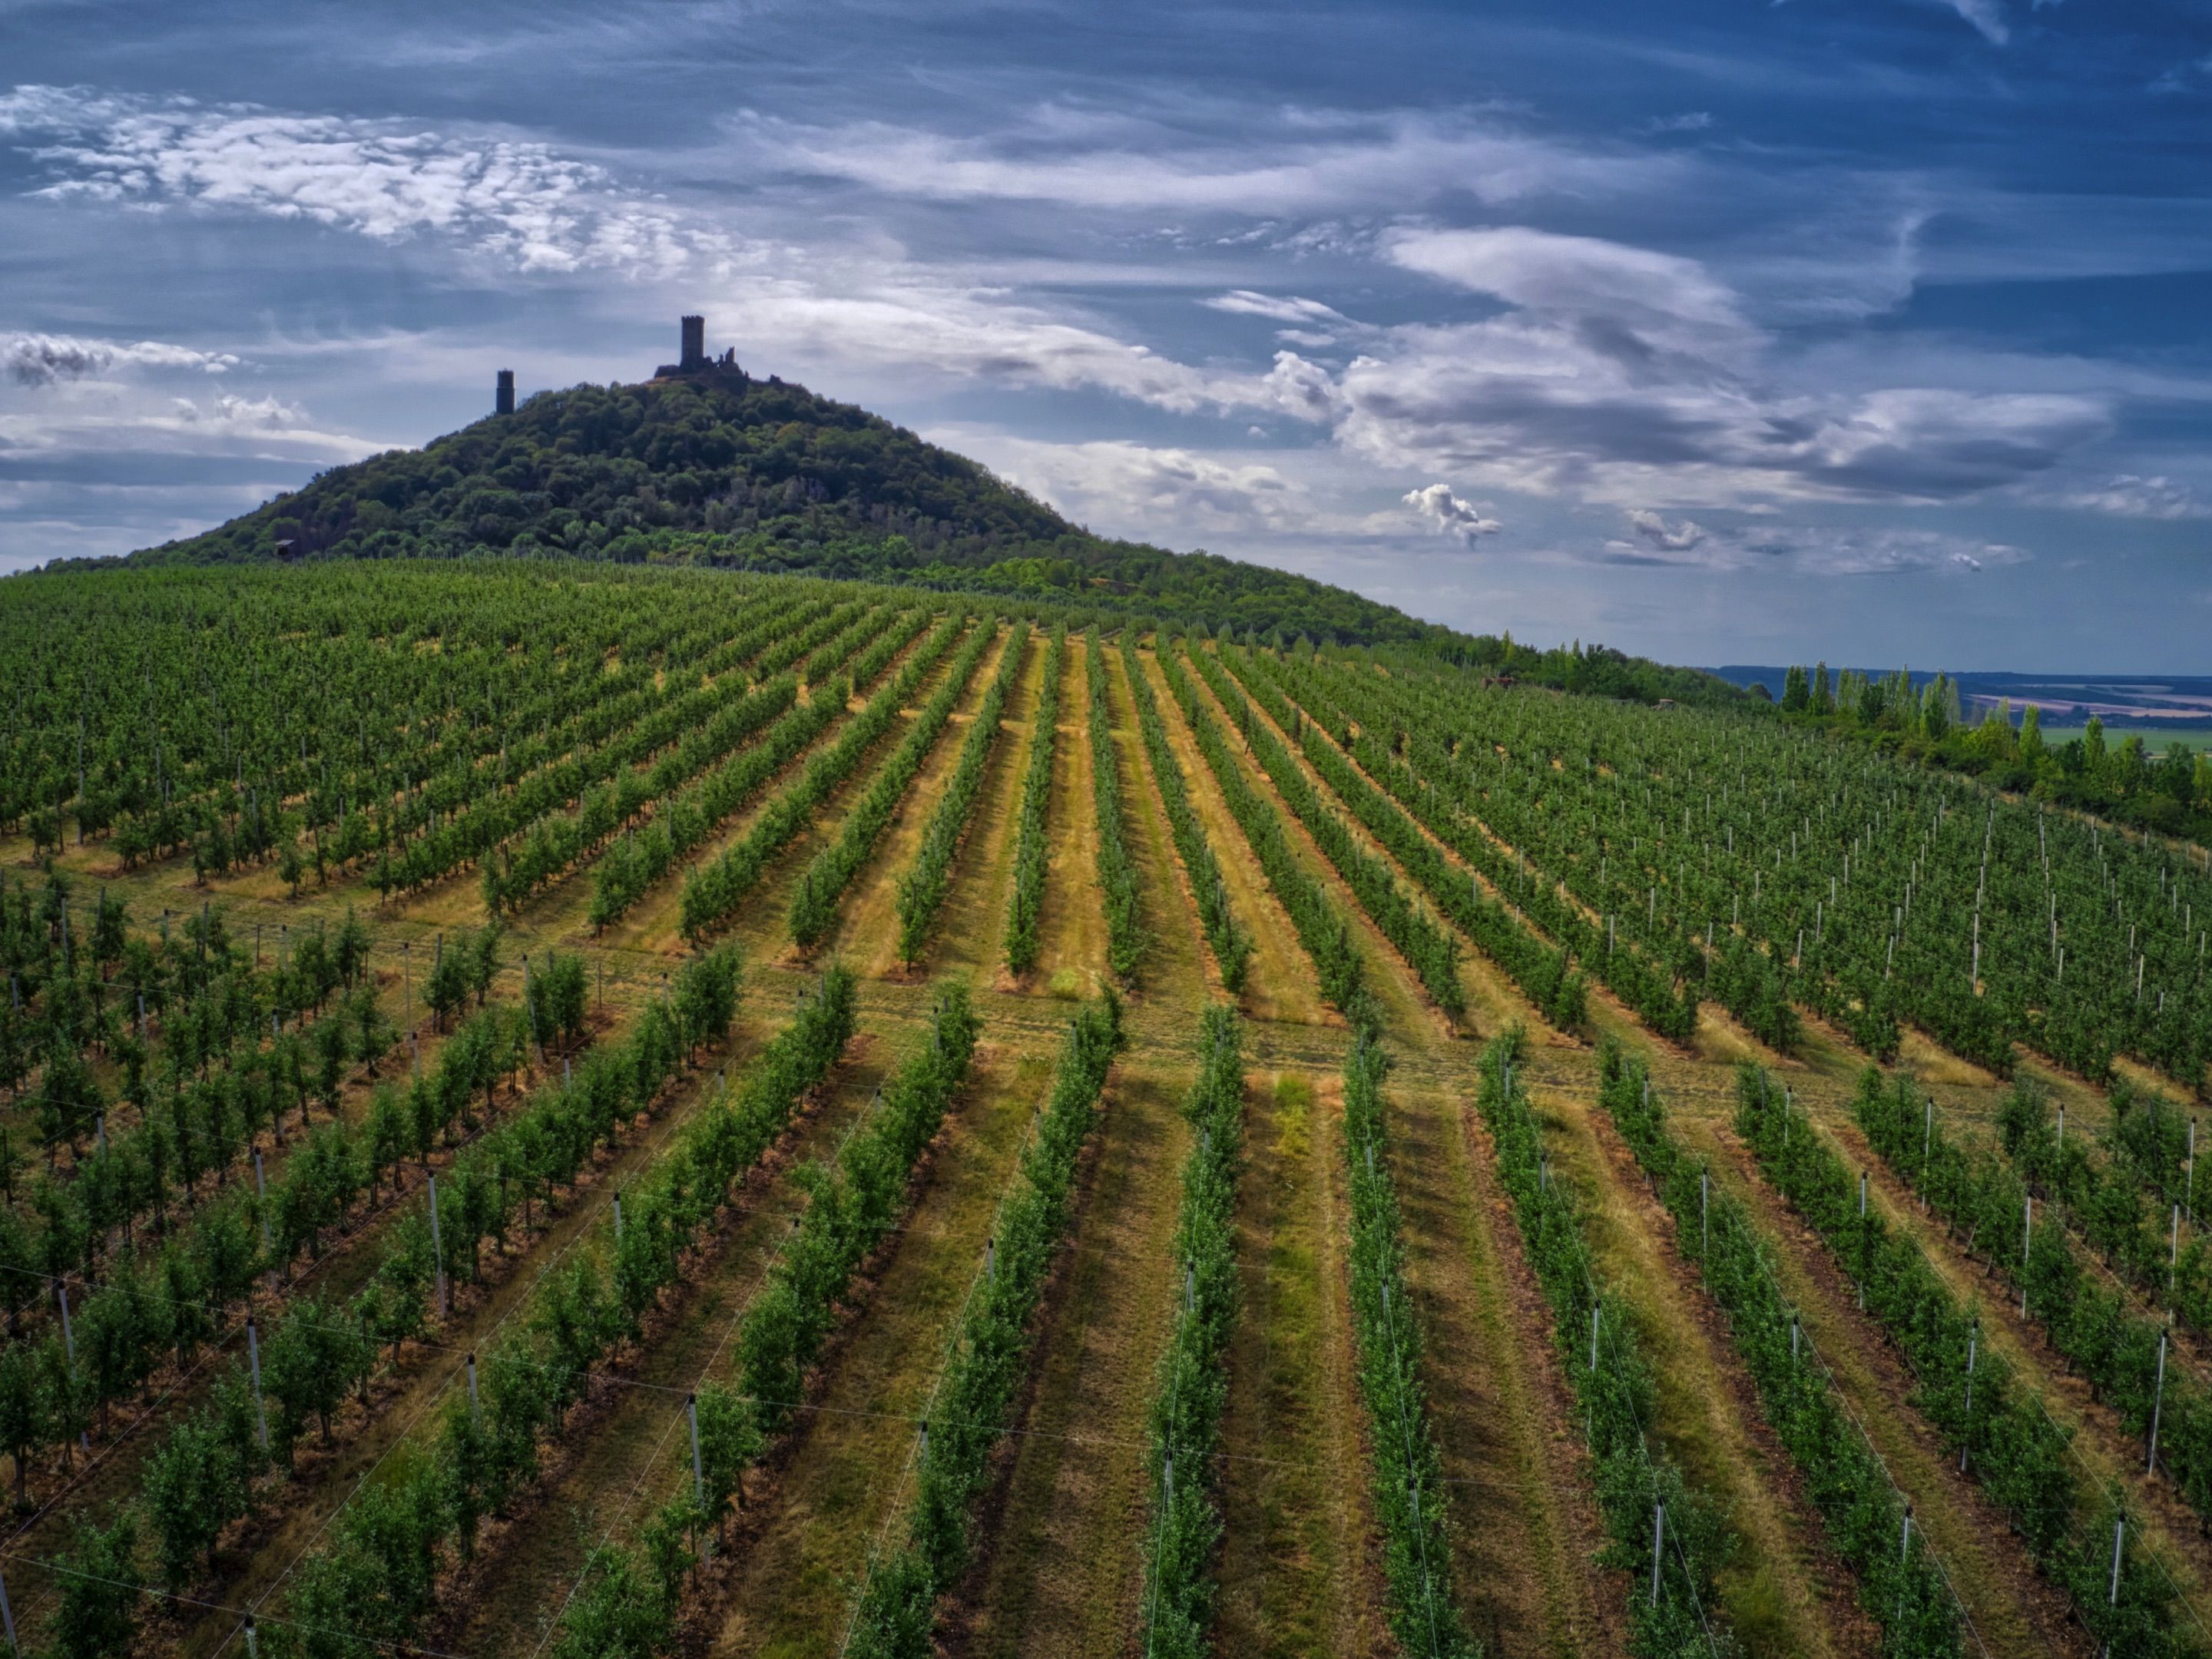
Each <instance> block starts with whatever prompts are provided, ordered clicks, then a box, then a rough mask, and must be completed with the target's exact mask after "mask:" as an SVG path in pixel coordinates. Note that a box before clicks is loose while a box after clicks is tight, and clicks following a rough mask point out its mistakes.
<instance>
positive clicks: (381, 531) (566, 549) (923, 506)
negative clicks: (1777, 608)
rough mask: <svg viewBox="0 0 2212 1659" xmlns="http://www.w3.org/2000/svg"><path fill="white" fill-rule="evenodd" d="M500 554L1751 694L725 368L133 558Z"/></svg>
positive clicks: (1663, 691) (1707, 695)
mask: <svg viewBox="0 0 2212 1659" xmlns="http://www.w3.org/2000/svg"><path fill="white" fill-rule="evenodd" d="M486 554H495V555H506V556H515V557H524V558H530V557H538V558H574V559H604V560H608V561H611V562H617V563H623V564H675V565H697V566H710V567H721V568H733V569H744V570H756V571H770V572H775V571H786V572H795V573H804V574H810V575H817V576H826V577H836V578H853V579H862V580H875V581H885V582H892V583H897V584H901V585H908V586H922V587H930V588H939V589H948V588H949V589H962V590H968V591H972V592H992V593H1001V594H1010V595H1025V596H1030V597H1034V598H1036V599H1042V600H1046V601H1050V602H1059V603H1073V604H1077V605H1085V606H1091V607H1096V608H1097V609H1098V610H1099V611H1101V612H1102V613H1106V614H1109V615H1113V614H1118V615H1123V616H1134V617H1137V618H1139V620H1140V621H1141V620H1142V619H1144V618H1146V617H1152V616H1159V617H1172V618H1174V619H1176V620H1177V621H1180V622H1183V623H1200V624H1203V625H1205V626H1206V628H1207V629H1211V630H1213V631H1219V630H1221V629H1236V630H1237V631H1238V632H1240V633H1246V634H1254V633H1256V634H1259V635H1277V634H1278V633H1279V635H1280V636H1281V637H1282V638H1283V639H1285V640H1289V639H1293V638H1295V637H1296V636H1297V635H1300V634H1304V635H1309V636H1310V637H1312V638H1314V639H1316V640H1319V641H1344V642H1350V641H1360V642H1366V643H1378V644H1379V643H1391V644H1410V645H1420V646H1425V647H1429V648H1431V649H1432V650H1435V651H1437V653H1439V654H1441V655H1442V656H1443V657H1445V658H1447V659H1449V660H1451V661H1453V662H1455V663H1457V664H1459V665H1463V666H1468V667H1474V668H1480V669H1484V670H1486V671H1490V672H1493V673H1495V672H1506V673H1510V674H1512V675H1514V676H1515V677H1516V678H1522V679H1526V680H1530V681H1533V682H1534V683H1536V684H1544V685H1550V686H1555V687H1559V688H1562V689H1565V690H1577V691H1584V692H1589V693H1594V694H1596V695H1600V696H1626V697H1635V698H1640V699H1644V700H1645V701H1650V700H1652V699H1655V698H1659V697H1675V698H1682V699H1689V700H1696V701H1699V702H1734V701H1737V700H1738V699H1739V698H1740V697H1741V693H1739V692H1737V691H1736V690H1735V688H1734V687H1732V686H1729V685H1727V684H1724V683H1723V682H1721V681H1719V680H1717V679H1715V678H1712V677H1711V676H1709V675H1706V674H1704V673H1701V672H1699V671H1695V670H1691V669H1675V668H1668V667H1665V666H1663V665H1659V664H1656V663H1653V662H1650V661H1647V660H1646V659H1643V658H1640V657H1629V656H1626V655H1624V654H1622V653H1620V652H1617V651H1612V650H1608V649H1605V648H1603V647H1588V648H1583V647H1579V646H1578V647H1576V648H1574V649H1573V650H1568V649H1566V648H1565V647H1561V648H1559V649H1557V650H1553V651H1533V650H1530V649H1529V648H1528V647H1525V646H1521V645H1516V643H1515V642H1514V641H1512V639H1511V638H1510V635H1509V636H1506V637H1504V638H1498V637H1493V636H1490V635H1481V636H1473V637H1471V636H1469V635H1464V634H1461V633H1459V632H1457V631H1455V630H1454V629H1448V628H1443V627H1439V626H1437V625H1435V624H1433V623H1424V622H1421V621H1419V620H1417V619H1416V618H1414V617H1409V616H1407V614H1406V613H1405V612H1403V611H1399V610H1396V609H1395V608H1393V607H1391V606H1389V605H1380V604H1377V603H1376V602H1375V601H1374V600H1371V599H1365V598H1363V597H1362V596H1360V595H1359V594H1358V593H1354V592H1350V591H1349V590H1347V589H1345V588H1341V587H1334V586H1328V584H1326V583H1322V582H1317V581H1315V580H1312V579H1311V578H1310V577H1305V576H1299V575H1294V574H1291V573H1289V572H1287V571H1281V570H1274V569H1271V568H1267V567H1266V566H1263V565H1255V564H1247V563H1243V562H1240V561H1237V560H1234V559H1225V558H1219V557H1216V556H1213V555H1212V554H1208V553H1204V552H1195V553H1173V552H1170V551H1168V550H1165V549H1164V548H1158V547H1151V546H1146V545H1145V544H1140V543H1136V542H1126V541H1117V540H1113V539H1110V538H1106V537H1103V536H1095V535H1093V534H1091V532H1089V531H1087V530H1085V529H1084V528H1083V527H1082V526H1079V525H1076V524H1072V523H1070V522H1069V521H1068V520H1066V519H1065V518H1063V517H1061V516H1060V514H1059V513H1056V512H1054V510H1053V509H1052V508H1051V507H1048V506H1047V505H1045V504H1044V503H1043V502H1042V501H1037V500H1036V498H1034V497H1033V496H1030V495H1027V494H1025V493H1024V492H1023V491H1022V490H1020V489H1017V488H1015V487H1014V486H1012V485H1011V484H1009V483H1006V482H1005V481H1004V480H1003V479H1001V478H1000V477H996V476H995V475H994V474H993V473H992V472H991V471H989V470H988V469H987V468H986V467H984V466H981V465H979V464H977V463H976V462H975V461H972V460H969V459H967V458H966V457H964V456H961V455H957V454H954V453H952V452H951V451H950V450H947V449H942V448H939V447H938V446H937V445H935V444H931V443H926V442H924V441H922V440H921V439H920V438H918V437H916V436H915V435H914V434H913V433H911V432H908V431H907V430H906V429H905V428H902V427H897V426H894V425H893V424H891V422H889V421H886V420H884V419H882V418H881V417H880V416H875V415H872V414H870V413H868V412H867V411H866V410H864V409H860V408H858V407H855V406H854V405H853V404H841V403H836V402H835V401H833V400H831V399H829V398H823V397H820V396H818V395H817V394H816V393H814V392H809V391H807V390H806V389H805V387H804V386H795V385H792V384H790V383H788V382H786V381H783V380H777V379H775V378H770V379H768V380H751V379H749V378H747V377H745V376H744V375H742V374H737V373H735V372H734V371H723V370H720V369H709V370H707V371H704V372H702V373H697V374H684V375H675V376H671V377H668V378H664V379H658V380H649V381H647V382H645V383H643V384H641V385H636V386H572V387H570V388H568V390H567V391H565V392H543V393H541V394H539V395H538V396H537V397H535V398H531V399H530V400H529V401H528V402H527V403H526V404H523V405H522V406H521V407H520V409H518V410H515V411H514V412H513V414H509V415H494V416H489V417H488V418H486V419H484V420H481V421H478V422H476V423H475V424H474V425H471V426H468V427H464V428H462V429H461V430H460V431H459V432H454V433H450V434H448V435H446V436H444V437H441V438H437V439H435V440H433V441H431V442H429V443H428V444H426V445H425V446H424V447H422V448H421V449H396V450H392V451H389V452H387V453H384V454H381V455H375V456H371V457H370V458H369V459H367V460H364V461H359V462H356V463H355V464H353V465H348V466H340V467H334V468H332V469H331V471H327V472H325V473H322V474H321V475H319V477H316V478H315V479H314V480H313V482H312V483H308V484H307V486H306V487H305V488H303V489H298V490H295V491H293V492H292V493H290V494H289V495H280V496H278V497H276V499H275V500H273V501H269V502H266V503H264V505H263V506H261V507H258V508H256V509H255V510H254V511H253V512H252V513H246V514H244V515H243V516H242V517H240V518H237V519H234V520H231V521H230V522H229V523H228V524H225V525H221V526H217V527H216V528H215V529H212V530H210V531H207V532H204V533H202V534H200V535H197V536H192V537H189V538H185V539H184V540H181V541H175V542H171V543H168V544H166V545H164V546H161V547H155V548H148V549H145V550H143V551H140V552H137V553H134V554H132V555H131V556H130V557H129V559H128V560H126V561H123V562H125V563H127V564H131V565H138V566H144V565H178V564H231V563H258V562H276V561H278V560H279V559H280V558H289V559H290V560H293V561H295V562H297V561H305V562H319V561H325V560H331V559H348V558H422V557H432V558H440V557H445V558H452V557H459V556H483V555H486ZM115 562H116V561H112V560H97V561H72V560H64V561H57V562H55V564H54V565H52V566H50V567H49V568H56V569H64V568H78V567H81V566H89V565H100V564H109V565H112V564H113V563H115Z"/></svg>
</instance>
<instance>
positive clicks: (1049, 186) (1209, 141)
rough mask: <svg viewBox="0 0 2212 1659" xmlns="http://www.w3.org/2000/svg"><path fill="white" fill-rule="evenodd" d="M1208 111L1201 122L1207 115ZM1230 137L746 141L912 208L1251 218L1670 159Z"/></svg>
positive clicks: (1342, 129) (898, 136) (1327, 121)
mask: <svg viewBox="0 0 2212 1659" xmlns="http://www.w3.org/2000/svg"><path fill="white" fill-rule="evenodd" d="M1201 113H1202V112H1201ZM1226 113H1233V116H1234V120H1235V123H1236V125H1235V130H1234V131H1233V132H1231V133H1228V134H1224V133H1223V132H1221V131H1216V130H1212V129H1208V128H1200V130H1198V131H1193V130H1192V129H1191V127H1190V126H1188V125H1173V124H1170V123H1167V122H1164V121H1156V120H1152V119H1148V118H1144V117H1142V116H1137V115H1131V116H1125V117H1120V118H1103V117H1092V116H1090V115H1089V114H1087V113H1081V112H1068V111H1066V110H1064V109H1060V108H1056V107H1054V106H1043V107H1041V108H1039V109H1037V110H1034V111H1032V112H1030V115H1029V118H1028V120H1027V122H1026V123H1025V124H1024V123H1023V122H1020V121H1012V122H1008V123H1006V124H1005V125H1003V126H1002V127H1001V128H1000V130H999V131H996V132H994V133H993V134H992V135H990V136H989V137H949V136H947V135H945V134H943V133H935V132H927V131H920V130H917V129H915V128H911V127H900V126H895V125H891V124H890V123H887V122H881V121H864V122H854V123H849V124H848V125H842V126H813V127H810V126H803V125H798V124H796V123H792V122H785V121H775V120H769V119H766V118H761V117H758V116H755V115H750V114H749V115H747V116H745V117H744V118H741V119H740V120H739V121H738V122H737V123H736V124H734V125H733V128H732V131H733V134H734V136H735V137H736V139H737V140H738V143H741V144H743V145H745V146H747V147H749V148H750V149H752V150H753V151H754V152H756V154H757V155H758V156H759V157H760V158H762V159H763V160H764V161H769V162H770V163H772V164H774V165H776V166H779V167H783V168H786V169H788V170H791V171H793V172H797V173H815V174H821V175H826V176H828V177H831V178H836V179H845V180H848V181H849V182H852V183H854V184H859V185H866V186H868V187H870V188H872V189H876V190H880V191H888V192H890V193H893V194H897V195H902V196H911V197H934V198H938V199H942V200H955V201H960V200H979V199H1003V200H1026V201H1044V202H1053V203H1057V204H1062V205H1066V206H1069V207H1080V208H1091V209H1107V210H1120V211H1169V212H1218V213H1228V214H1236V215H1243V216H1255V215H1256V216H1264V215H1269V214H1300V215H1304V214H1322V213H1330V212H1337V211H1343V210H1350V211H1354V212H1369V211H1372V210H1374V208H1375V207H1376V204H1387V205H1388V207H1389V208H1390V209H1391V210H1397V211H1405V210H1409V209H1411V208H1413V207H1415V206H1417V205H1419V204H1421V203H1423V202H1425V200H1426V199H1428V198H1429V197H1431V196H1434V195H1437V194H1438V193H1441V192H1447V191H1449V192H1451V193H1454V194H1463V195H1468V196H1472V197H1474V199H1476V200H1478V201H1480V202H1484V203H1487V204H1504V203H1507V202H1517V201H1524V200H1528V199H1529V198H1532V197H1540V196H1552V195H1567V196H1573V197H1580V198H1588V197H1594V196H1601V195H1617V194H1621V193H1624V192H1628V191H1635V190H1638V189H1639V188H1650V187H1653V186H1654V185H1656V184H1657V183H1658V182H1659V181H1660V180H1661V179H1664V178H1666V177H1668V176H1669V175H1671V174H1672V173H1674V171H1675V170H1676V163H1675V162H1674V161H1673V160H1672V159H1671V158H1669V157H1666V156H1657V155H1639V154H1637V153H1635V152H1632V151H1624V152H1620V153H1608V152H1604V151H1600V150H1596V149H1578V148H1576V147H1574V146H1571V145H1568V144H1565V143H1559V142H1557V141H1555V140H1552V139H1547V138H1540V137H1531V136H1528V135H1526V134H1523V133H1519V132H1516V131H1512V130H1510V128H1509V127H1507V126H1506V125H1504V124H1503V123H1502V122H1497V121H1492V122H1488V123H1482V122H1477V121H1474V120H1470V119H1467V118H1437V117H1432V116H1427V115H1419V114H1407V113H1391V114H1387V115H1383V116H1375V117H1369V116H1358V115H1350V114H1345V113H1340V112H1330V111H1315V110H1292V111H1288V112H1277V113H1276V114H1275V115H1274V116H1273V118H1267V117H1264V116H1261V117H1255V115H1254V114H1253V112H1250V111H1245V110H1240V111H1236V112H1225V114H1226Z"/></svg>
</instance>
